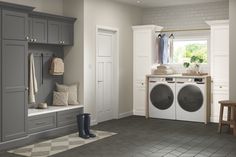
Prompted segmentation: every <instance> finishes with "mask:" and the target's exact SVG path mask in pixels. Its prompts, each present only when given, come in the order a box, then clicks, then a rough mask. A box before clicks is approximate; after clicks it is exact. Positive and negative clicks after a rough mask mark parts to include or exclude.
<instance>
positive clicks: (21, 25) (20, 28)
mask: <svg viewBox="0 0 236 157" xmlns="http://www.w3.org/2000/svg"><path fill="white" fill-rule="evenodd" d="M2 24H3V25H2V26H3V31H2V32H3V39H14V40H25V39H26V36H27V34H28V16H27V14H26V13H19V12H14V11H8V10H3V11H2Z"/></svg>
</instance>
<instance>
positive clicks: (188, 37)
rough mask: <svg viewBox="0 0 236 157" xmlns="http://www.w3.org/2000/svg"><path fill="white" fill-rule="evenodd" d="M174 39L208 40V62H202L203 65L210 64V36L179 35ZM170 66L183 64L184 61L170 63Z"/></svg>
mask: <svg viewBox="0 0 236 157" xmlns="http://www.w3.org/2000/svg"><path fill="white" fill-rule="evenodd" d="M173 40H174V41H194V40H206V41H207V63H202V64H201V65H203V66H208V65H210V37H209V36H178V37H177V38H176V37H175V39H173ZM168 65H170V66H180V65H181V66H182V65H183V63H168Z"/></svg>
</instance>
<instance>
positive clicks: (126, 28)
mask: <svg viewBox="0 0 236 157" xmlns="http://www.w3.org/2000/svg"><path fill="white" fill-rule="evenodd" d="M84 9H85V10H84V11H85V15H84V16H85V19H84V22H85V23H84V33H85V34H84V38H85V40H84V41H85V44H84V46H85V47H84V89H85V90H84V94H85V95H84V98H85V101H84V102H85V105H87V106H85V110H87V111H89V112H91V113H92V114H93V118H95V117H94V116H96V108H95V107H96V106H95V104H96V100H95V98H96V95H95V94H96V86H95V83H96V82H95V74H96V71H95V69H96V68H95V65H96V64H95V58H96V55H95V54H96V25H100V26H107V27H113V28H117V29H119V51H120V52H119V73H120V76H119V90H120V91H119V113H120V114H122V113H126V112H130V111H132V110H133V100H132V99H133V96H132V95H133V92H132V89H133V86H132V84H133V83H132V78H133V31H132V28H131V26H133V25H137V24H141V15H142V12H141V9H140V8H138V7H133V6H129V5H127V4H121V3H117V2H114V1H110V0H99V1H98V0H86V1H85V8H84Z"/></svg>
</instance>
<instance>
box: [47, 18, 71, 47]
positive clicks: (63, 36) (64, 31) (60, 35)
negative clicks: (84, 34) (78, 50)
mask: <svg viewBox="0 0 236 157" xmlns="http://www.w3.org/2000/svg"><path fill="white" fill-rule="evenodd" d="M73 34H74V33H73V24H72V23H70V22H61V21H53V20H49V21H48V43H50V44H61V45H73Z"/></svg>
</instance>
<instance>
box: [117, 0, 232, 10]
mask: <svg viewBox="0 0 236 157" xmlns="http://www.w3.org/2000/svg"><path fill="white" fill-rule="evenodd" d="M115 1H119V2H122V3H127V4H131V5H135V6H140V7H143V8H153V7H165V6H175V5H186V4H199V3H208V2H219V1H228V0H115Z"/></svg>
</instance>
